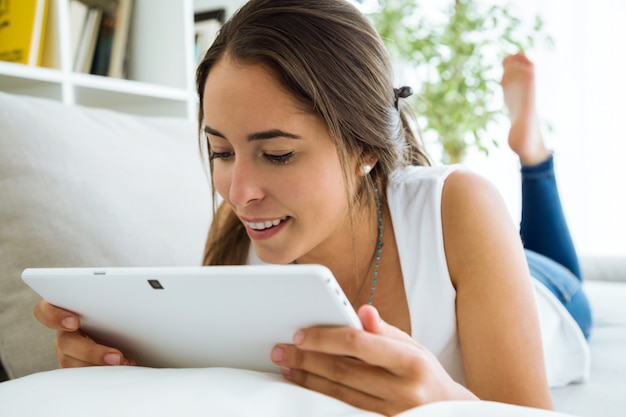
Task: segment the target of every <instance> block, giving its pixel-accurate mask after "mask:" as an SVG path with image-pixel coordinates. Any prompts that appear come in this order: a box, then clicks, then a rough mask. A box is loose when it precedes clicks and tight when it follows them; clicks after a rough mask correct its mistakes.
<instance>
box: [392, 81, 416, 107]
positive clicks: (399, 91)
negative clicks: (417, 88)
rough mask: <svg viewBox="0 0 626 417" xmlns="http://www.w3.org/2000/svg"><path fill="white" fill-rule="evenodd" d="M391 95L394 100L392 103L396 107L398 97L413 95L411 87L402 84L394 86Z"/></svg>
mask: <svg viewBox="0 0 626 417" xmlns="http://www.w3.org/2000/svg"><path fill="white" fill-rule="evenodd" d="M393 95H394V97H395V98H394V101H393V105H394V106H395V107H396V109H397V108H398V99H400V98H407V97H410V96H412V95H413V89H412V88H411V87H409V86H406V85H405V86H403V87H400V88H394V89H393Z"/></svg>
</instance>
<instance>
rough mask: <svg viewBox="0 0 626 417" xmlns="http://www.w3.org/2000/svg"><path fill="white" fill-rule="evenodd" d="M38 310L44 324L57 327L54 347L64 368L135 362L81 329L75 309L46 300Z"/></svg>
mask: <svg viewBox="0 0 626 417" xmlns="http://www.w3.org/2000/svg"><path fill="white" fill-rule="evenodd" d="M34 314H35V318H36V319H37V320H39V321H40V322H41V323H42V324H43V325H44V326H46V327H49V328H51V329H54V330H56V331H57V337H56V339H55V340H54V347H55V349H56V352H57V359H58V361H59V365H60V366H61V368H78V367H83V366H97V365H134V364H135V363H134V362H133V361H130V360H128V359H126V358H125V357H124V354H123V353H122V352H120V351H119V350H118V349H115V348H111V347H108V346H103V345H100V344H98V343H96V342H95V341H93V340H92V339H91V338H90V337H89V336H88V335H87V334H85V333H84V332H83V331H82V330H80V319H79V318H78V316H77V315H76V314H74V313H71V312H69V311H66V310H63V309H61V308H58V307H55V306H53V305H52V304H50V303H48V302H47V301H45V300H42V301H40V302H39V303H37V305H36V306H35V311H34Z"/></svg>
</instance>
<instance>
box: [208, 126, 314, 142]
mask: <svg viewBox="0 0 626 417" xmlns="http://www.w3.org/2000/svg"><path fill="white" fill-rule="evenodd" d="M204 132H205V133H206V134H207V135H211V136H217V137H219V138H222V139H226V136H224V135H223V134H222V133H220V132H218V131H217V130H215V129H213V128H211V127H209V126H205V127H204ZM275 138H287V139H302V138H301V137H300V136H298V135H296V134H294V133H289V132H285V131H282V130H280V129H271V130H266V131H264V132H256V133H251V134H249V135H248V137H247V139H248V142H252V141H255V140H267V139H275ZM226 140H228V139H226Z"/></svg>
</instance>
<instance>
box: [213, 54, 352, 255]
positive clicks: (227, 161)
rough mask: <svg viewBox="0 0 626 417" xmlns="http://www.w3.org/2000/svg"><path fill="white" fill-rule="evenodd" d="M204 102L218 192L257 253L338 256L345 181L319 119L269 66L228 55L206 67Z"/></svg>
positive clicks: (344, 222) (344, 224)
mask: <svg viewBox="0 0 626 417" xmlns="http://www.w3.org/2000/svg"><path fill="white" fill-rule="evenodd" d="M203 101H204V121H205V126H206V129H205V130H206V135H207V138H208V142H209V147H210V153H211V154H212V158H213V164H214V170H213V181H214V183H215V187H216V191H217V192H218V193H219V194H220V195H221V196H222V197H223V198H224V200H225V202H226V203H227V204H229V205H230V206H231V207H232V209H233V211H234V212H235V214H236V215H237V216H238V217H239V219H240V220H241V222H242V223H243V224H244V226H245V228H246V230H247V232H248V236H250V239H251V241H252V244H253V246H254V249H255V250H256V253H257V255H258V256H259V257H260V258H261V259H262V260H263V261H265V262H269V263H289V262H291V261H293V260H294V259H299V260H300V261H301V262H305V263H308V262H321V261H323V260H324V259H326V257H327V256H339V255H341V254H337V253H336V252H337V249H338V248H340V247H342V245H344V244H345V242H346V241H349V240H350V229H349V224H350V222H349V216H348V204H347V197H346V192H345V189H346V187H345V182H344V179H343V175H342V170H341V166H340V162H339V157H338V154H337V149H336V147H335V145H334V143H333V142H332V140H331V138H330V136H329V133H328V131H327V128H326V126H325V124H324V123H323V122H322V120H321V119H320V118H319V117H318V116H316V115H312V114H310V113H306V112H305V111H303V109H302V106H299V105H298V103H297V102H296V101H295V100H294V99H293V98H292V97H291V96H290V95H289V94H288V93H287V92H286V91H285V90H284V89H283V88H282V86H281V85H280V84H279V83H278V81H277V80H276V79H275V78H274V76H273V74H272V73H271V72H270V71H268V70H267V69H266V67H264V66H262V65H256V64H240V63H237V62H234V61H232V60H231V59H230V58H228V57H227V56H226V57H225V58H223V59H222V60H220V61H219V62H218V63H217V64H216V65H215V66H214V68H213V69H212V70H211V72H210V73H209V75H208V78H207V80H206V85H205V89H204V99H203ZM348 171H349V172H353V170H352V169H348ZM346 234H347V236H346ZM333 251H334V252H335V253H333ZM343 255H345V253H344V254H343Z"/></svg>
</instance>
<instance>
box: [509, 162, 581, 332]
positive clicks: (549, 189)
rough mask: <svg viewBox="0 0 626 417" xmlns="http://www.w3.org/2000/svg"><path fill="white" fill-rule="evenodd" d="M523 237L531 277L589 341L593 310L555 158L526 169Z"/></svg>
mask: <svg viewBox="0 0 626 417" xmlns="http://www.w3.org/2000/svg"><path fill="white" fill-rule="evenodd" d="M521 174H522V219H521V224H520V234H521V237H522V241H523V243H524V248H525V249H526V259H527V261H528V267H529V269H530V273H531V275H532V276H533V277H534V278H535V279H537V280H539V281H540V282H541V283H543V284H544V285H545V286H546V287H547V288H548V289H549V290H550V291H551V292H552V293H553V294H554V295H556V297H557V298H558V299H559V300H560V301H561V303H563V306H565V308H566V309H567V311H568V312H569V313H570V314H571V315H572V317H573V318H574V320H575V321H576V323H578V325H579V326H580V328H581V330H582V331H583V334H584V335H585V337H586V338H589V334H590V332H591V327H592V318H591V308H590V306H589V301H588V300H587V296H586V295H585V293H584V292H583V288H582V275H581V272H580V265H579V263H578V256H577V255H576V249H575V247H574V243H573V242H572V238H571V235H570V232H569V228H568V227H567V222H566V221H565V215H564V214H563V208H562V206H561V200H560V198H559V191H558V188H557V184H556V177H555V175H554V161H553V158H552V156H550V158H549V159H548V160H546V161H544V162H542V163H540V164H537V165H532V166H522V169H521Z"/></svg>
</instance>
